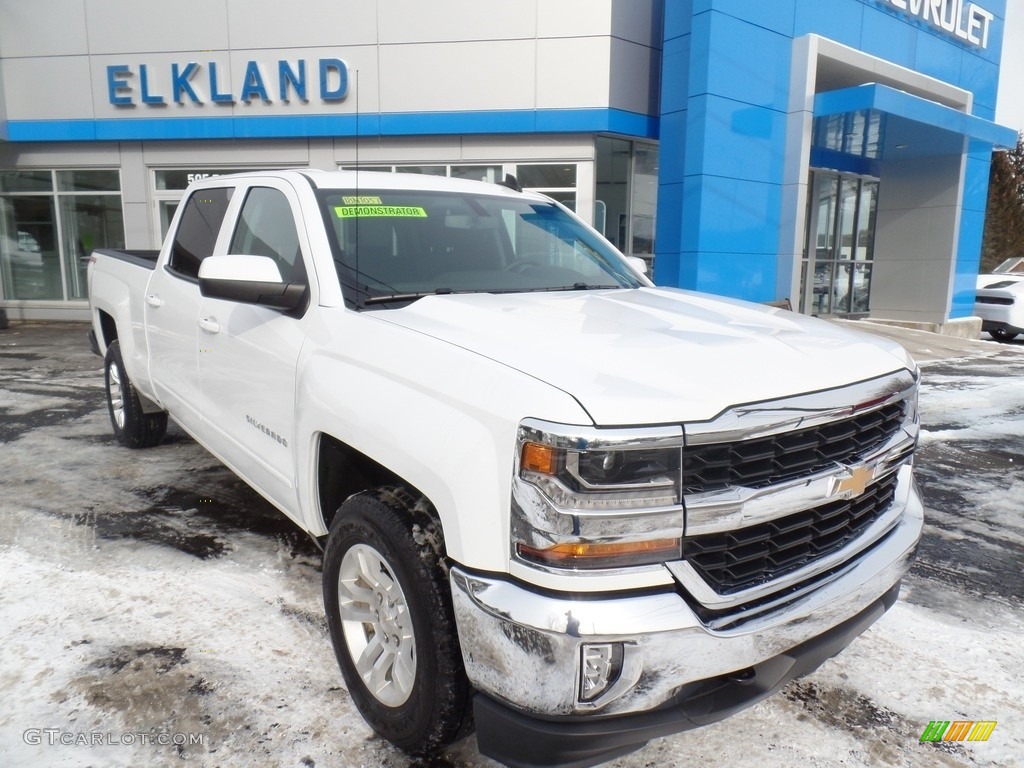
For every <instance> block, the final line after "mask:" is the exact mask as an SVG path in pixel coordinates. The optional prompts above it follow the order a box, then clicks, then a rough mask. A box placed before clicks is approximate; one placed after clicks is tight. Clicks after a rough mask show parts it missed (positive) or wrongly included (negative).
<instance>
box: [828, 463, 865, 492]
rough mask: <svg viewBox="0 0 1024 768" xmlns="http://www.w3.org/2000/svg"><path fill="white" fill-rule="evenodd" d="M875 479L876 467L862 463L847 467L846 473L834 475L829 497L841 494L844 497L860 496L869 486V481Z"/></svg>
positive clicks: (830, 484)
mask: <svg viewBox="0 0 1024 768" xmlns="http://www.w3.org/2000/svg"><path fill="white" fill-rule="evenodd" d="M874 479H875V468H874V467H869V466H866V465H864V464H861V465H860V466H857V467H847V469H846V474H845V475H842V476H840V477H833V478H832V482H831V483H829V488H828V495H829V498H831V497H833V496H839V497H840V498H843V499H855V498H857V497H858V496H860V495H861V494H862V493H864V491H865V490H866V489H867V487H868V483H870V482H871V481H872V480H874Z"/></svg>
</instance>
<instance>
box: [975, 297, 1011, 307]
mask: <svg viewBox="0 0 1024 768" xmlns="http://www.w3.org/2000/svg"><path fill="white" fill-rule="evenodd" d="M974 298H975V300H976V301H977V302H978V303H979V304H1001V305H1002V306H1006V307H1009V306H1013V299H1011V298H1007V297H1003V296H975V297H974Z"/></svg>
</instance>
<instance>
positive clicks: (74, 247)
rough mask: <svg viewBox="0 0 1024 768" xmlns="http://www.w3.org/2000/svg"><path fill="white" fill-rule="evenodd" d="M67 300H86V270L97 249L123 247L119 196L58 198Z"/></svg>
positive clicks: (61, 196)
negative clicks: (90, 256) (92, 254)
mask: <svg viewBox="0 0 1024 768" xmlns="http://www.w3.org/2000/svg"><path fill="white" fill-rule="evenodd" d="M59 198H60V221H61V235H62V240H63V241H64V265H65V274H66V275H67V284H68V298H69V299H85V298H88V296H87V294H86V282H85V270H86V267H87V266H88V265H89V254H91V253H92V252H93V251H94V250H95V249H96V248H117V249H122V248H124V215H123V213H122V211H121V196H120V195H60V196H59Z"/></svg>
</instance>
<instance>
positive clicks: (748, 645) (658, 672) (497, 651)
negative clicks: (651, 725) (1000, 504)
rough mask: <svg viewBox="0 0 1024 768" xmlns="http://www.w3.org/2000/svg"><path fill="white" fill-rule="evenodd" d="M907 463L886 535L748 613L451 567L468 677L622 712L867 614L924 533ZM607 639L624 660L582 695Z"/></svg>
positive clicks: (546, 710) (666, 698) (549, 699)
mask: <svg viewBox="0 0 1024 768" xmlns="http://www.w3.org/2000/svg"><path fill="white" fill-rule="evenodd" d="M902 471H905V472H906V476H905V477H901V478H900V486H901V493H900V494H899V497H898V499H897V500H896V502H895V503H896V504H900V505H902V507H903V511H902V515H901V516H900V518H899V522H898V523H897V524H896V525H895V526H894V527H893V528H892V530H891V531H890V532H889V533H888V534H886V535H885V536H884V537H883V538H882V539H881V540H880V541H879V542H877V543H876V544H875V545H874V546H873V547H872V548H870V549H869V550H867V551H866V552H863V553H861V554H860V555H858V556H856V557H855V559H854V560H853V561H852V562H850V563H848V564H846V565H844V566H841V567H840V568H838V569H836V570H834V571H833V572H831V573H829V574H827V575H825V576H824V577H821V576H819V577H818V578H817V579H816V580H815V581H814V587H813V588H812V589H806V590H803V591H800V592H797V593H796V595H797V596H795V597H794V598H793V599H791V600H789V601H788V602H781V603H780V602H779V601H776V603H775V604H773V605H772V606H771V608H770V610H764V611H762V612H756V611H750V610H741V611H740V613H741V614H742V619H741V620H738V621H736V622H734V623H733V624H732V625H728V624H726V626H724V627H723V628H718V629H716V628H712V627H711V626H710V624H709V623H708V622H706V621H702V620H701V618H700V617H698V615H697V614H696V613H695V612H694V610H692V609H691V608H690V607H689V605H688V604H687V602H686V600H684V599H683V597H682V596H681V594H680V592H681V591H682V590H681V589H680V590H678V591H666V592H659V593H655V594H650V593H647V594H640V595H637V596H620V597H607V598H606V597H600V596H595V597H593V598H591V597H589V596H566V595H562V594H553V593H540V592H537V591H534V590H531V589H529V588H527V587H526V586H524V585H522V584H519V583H513V582H510V581H506V580H503V579H500V578H495V577H492V576H484V575H478V574H473V573H469V572H467V571H464V570H462V569H460V568H458V567H453V568H452V570H451V584H452V594H453V601H454V606H455V616H456V621H457V623H458V629H459V639H460V642H461V644H462V654H463V659H464V661H465V667H466V672H467V674H468V676H469V679H470V681H471V682H472V684H473V685H474V686H475V687H476V689H477V690H478V691H481V692H483V693H485V694H487V695H488V696H489V697H491V698H493V699H495V700H497V701H500V702H503V703H504V704H507V705H508V706H510V707H511V708H512V709H514V710H516V711H518V712H522V713H527V714H528V715H533V716H538V717H541V718H545V717H555V718H558V717H564V716H577V717H578V716H581V715H584V716H585V715H587V714H600V715H602V716H603V715H623V714H629V713H637V712H645V711H648V710H652V709H655V708H657V707H660V706H662V705H664V704H666V703H667V702H672V701H676V702H678V698H679V695H680V692H685V691H684V689H685V688H686V687H687V686H689V685H690V684H693V683H697V682H699V681H706V680H709V679H713V678H719V677H726V676H729V675H731V674H734V673H740V672H743V671H745V670H750V669H751V668H753V667H756V666H757V665H758V664H761V663H762V662H765V661H766V660H769V659H772V658H773V657H777V656H779V655H780V654H783V653H785V652H786V651H789V650H791V649H795V648H796V647H797V646H800V645H801V644H803V643H806V642H807V641H810V640H813V639H814V638H816V637H818V636H820V635H823V634H825V633H827V632H829V630H831V629H833V628H834V627H836V626H838V625H840V624H842V623H843V622H845V621H847V620H848V619H850V618H851V617H854V616H857V615H858V614H859V613H861V612H862V611H863V610H864V609H865V607H866V606H869V605H871V604H872V603H874V602H876V601H878V600H879V599H880V598H881V597H882V596H883V595H885V594H886V593H887V592H889V591H890V590H891V589H892V588H893V587H894V585H896V584H897V583H898V582H899V580H900V579H901V577H902V576H903V575H904V573H906V571H907V569H908V568H909V566H910V560H911V557H912V556H913V553H914V551H915V549H916V546H917V542H918V539H919V538H920V535H921V529H922V526H923V508H922V504H921V500H920V497H919V495H918V492H917V488H916V486H915V485H914V483H913V482H912V480H911V479H910V469H909V467H907V468H905V470H901V472H902ZM714 624H715V625H716V626H720V625H722V624H723V622H721V621H715V622H714ZM850 639H852V637H851V638H850ZM598 643H621V644H622V645H623V649H624V652H623V661H622V665H621V668H622V671H621V673H620V675H619V678H618V680H617V682H615V683H614V684H613V685H612V686H610V688H609V689H608V690H606V691H605V692H604V693H602V695H601V696H599V697H598V698H597V699H596V700H593V701H584V700H582V696H581V691H580V679H581V678H580V675H581V663H582V661H581V659H582V651H583V645H584V644H598ZM837 650H838V649H837ZM711 715H712V716H713V713H711Z"/></svg>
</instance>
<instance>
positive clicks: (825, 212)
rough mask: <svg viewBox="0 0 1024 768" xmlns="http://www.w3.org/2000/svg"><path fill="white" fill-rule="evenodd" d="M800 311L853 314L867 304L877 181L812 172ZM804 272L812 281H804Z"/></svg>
mask: <svg viewBox="0 0 1024 768" xmlns="http://www.w3.org/2000/svg"><path fill="white" fill-rule="evenodd" d="M811 189H812V192H811V197H810V203H809V209H808V221H807V225H808V237H807V248H806V251H805V253H804V264H803V269H802V271H801V275H802V288H801V311H802V312H806V313H810V314H813V315H857V314H866V313H867V312H868V311H869V309H870V298H871V267H872V260H873V258H874V246H875V210H876V207H877V199H878V180H877V179H871V178H864V177H861V176H851V175H846V174H838V173H833V172H829V171H822V170H815V171H812V173H811ZM808 275H813V282H812V283H811V284H810V285H808V282H807V281H808Z"/></svg>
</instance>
